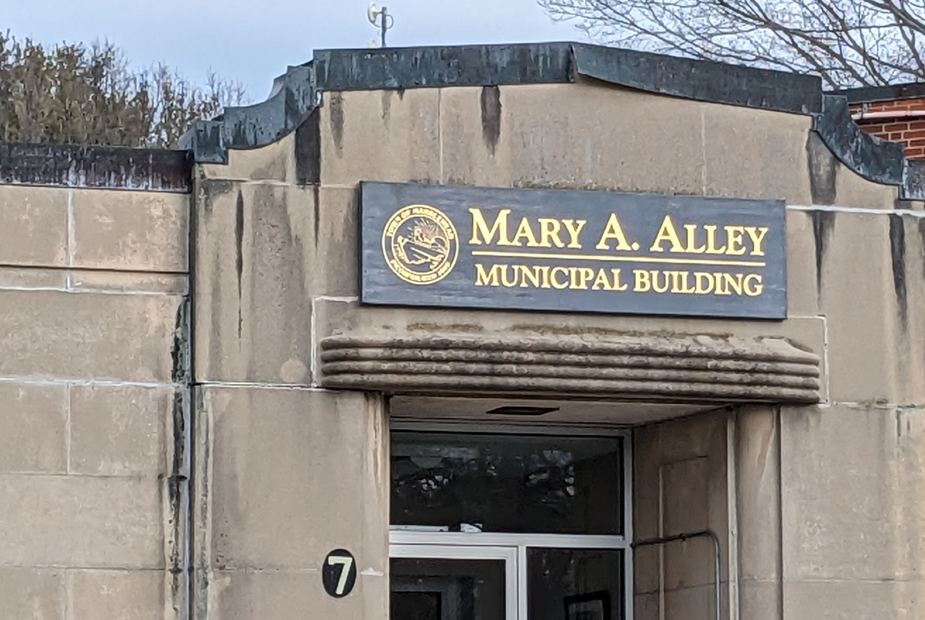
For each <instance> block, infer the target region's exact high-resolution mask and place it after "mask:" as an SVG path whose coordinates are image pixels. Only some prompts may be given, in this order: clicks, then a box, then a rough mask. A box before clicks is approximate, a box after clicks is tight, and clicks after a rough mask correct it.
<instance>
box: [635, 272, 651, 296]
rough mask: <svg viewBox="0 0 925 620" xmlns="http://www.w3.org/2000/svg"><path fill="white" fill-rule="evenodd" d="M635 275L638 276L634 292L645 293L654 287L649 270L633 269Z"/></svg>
mask: <svg viewBox="0 0 925 620" xmlns="http://www.w3.org/2000/svg"><path fill="white" fill-rule="evenodd" d="M633 275H634V276H636V285H635V286H634V287H633V292H634V293H645V292H646V291H648V290H649V289H651V288H652V284H651V282H650V280H649V272H648V271H646V270H645V269H633Z"/></svg>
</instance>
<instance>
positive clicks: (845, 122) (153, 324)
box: [0, 44, 925, 620]
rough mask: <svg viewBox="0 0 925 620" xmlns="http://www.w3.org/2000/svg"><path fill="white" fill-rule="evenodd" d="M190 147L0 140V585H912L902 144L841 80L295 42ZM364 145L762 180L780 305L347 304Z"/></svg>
mask: <svg viewBox="0 0 925 620" xmlns="http://www.w3.org/2000/svg"><path fill="white" fill-rule="evenodd" d="M184 146H185V147H186V150H184V151H177V152H150V151H132V150H119V149H102V148H88V149H79V148H64V147H37V146H32V145H0V183H2V184H0V203H2V206H3V208H2V211H0V217H2V221H3V226H2V227H0V239H2V243H0V263H2V270H0V307H2V308H3V312H2V313H0V321H4V322H5V329H4V334H5V335H4V337H3V339H2V341H0V342H2V353H3V354H2V355H0V364H2V365H3V367H2V371H0V399H2V401H0V402H2V407H0V448H2V449H0V489H2V493H0V498H3V499H2V500H0V532H2V536H0V601H2V602H3V605H2V606H0V618H3V619H4V620H6V619H7V618H9V619H11V620H12V619H14V618H15V619H20V618H42V619H43V620H84V619H90V618H93V619H94V620H117V619H125V618H133V619H145V620H147V619H152V620H153V619H155V618H157V619H161V618H164V619H169V620H179V619H183V620H187V619H188V620H251V619H254V620H256V619H258V618H261V619H262V618H278V619H280V620H285V619H289V618H319V619H328V618H331V619H347V618H349V619H352V620H353V619H355V620H384V619H385V618H388V617H389V616H390V605H391V615H392V617H393V620H400V619H399V618H398V615H399V613H403V614H404V615H403V616H401V617H404V618H409V619H412V620H417V619H418V618H421V619H425V618H441V620H443V619H450V618H452V619H454V620H455V619H459V620H464V619H467V618H476V617H478V618H485V619H492V620H493V619H495V618H499V619H500V618H507V619H508V620H512V619H514V618H518V619H527V618H530V619H531V620H546V619H547V618H568V619H574V618H579V617H580V618H605V617H609V618H613V619H617V618H637V619H639V620H650V619H651V620H655V619H660V620H661V619H680V618H685V619H697V620H699V619H703V620H707V619H711V618H724V619H734V618H735V619H737V618H741V619H746V618H747V619H749V620H752V619H754V620H802V619H807V620H809V619H812V620H818V619H825V620H830V619H831V620H835V619H847V618H852V619H867V618H869V619H874V618H878V619H879V618H882V617H891V618H909V619H911V618H918V617H921V616H922V615H923V614H925V603H923V600H925V578H923V576H922V571H921V566H922V562H923V559H922V556H923V554H925V503H923V501H922V497H921V493H920V491H919V490H920V489H922V488H923V487H925V464H923V453H925V353H923V352H925V321H923V318H925V317H923V312H925V224H923V221H925V220H923V216H925V210H923V202H922V201H923V200H925V169H923V168H922V167H921V165H920V162H917V161H912V160H907V159H905V158H904V155H903V147H902V146H901V145H897V144H890V143H887V142H883V141H879V140H875V139H874V138H872V137H871V136H870V135H868V134H865V133H864V132H863V131H861V129H860V128H859V127H858V125H857V124H856V123H854V122H853V121H852V119H851V115H850V109H849V102H848V99H847V98H845V97H840V96H832V95H826V94H824V93H823V92H822V91H821V87H820V83H819V82H818V80H816V79H814V78H810V77H806V76H796V75H789V74H781V73H775V72H768V71H760V70H751V69H743V68H738V67H731V66H724V65H718V64H712V63H703V62H695V61H688V60H682V59H676V58H669V57H663V56H656V55H650V54H644V53H638V52H629V51H624V50H611V49H603V48H596V47H592V46H584V45H577V44H543V45H523V46H497V47H491V46H489V47H467V48H412V49H394V50H392V49H386V50H368V51H367V50H364V51H350V50H327V51H318V52H316V53H315V55H314V58H313V60H312V62H310V63H308V64H306V65H303V66H299V67H293V68H290V70H289V71H288V72H287V73H286V75H285V76H283V77H282V78H280V79H279V80H278V81H277V84H276V87H275V88H274V92H273V94H272V95H271V97H270V98H269V99H268V100H267V101H266V102H264V103H261V104H258V105H255V106H251V107H247V108H232V109H230V110H228V111H226V113H225V114H224V115H223V117H222V118H220V119H216V120H213V121H207V122H203V123H200V124H199V125H197V126H196V127H195V128H194V129H193V130H192V131H191V132H190V134H188V136H187V139H186V142H185V145H184ZM370 183H393V184H401V185H399V186H397V187H399V188H400V189H399V190H396V191H399V192H402V191H407V192H409V195H411V194H415V192H420V191H432V189H433V186H438V187H443V188H449V189H448V191H449V192H450V194H452V195H453V196H457V198H452V199H447V200H450V202H453V201H456V202H457V203H459V205H460V210H459V211H458V213H457V212H456V211H451V210H448V208H444V207H441V209H443V210H444V211H447V213H449V216H450V219H451V220H453V221H454V223H455V225H456V226H457V227H460V229H461V230H462V229H463V228H462V227H463V226H464V223H465V219H466V217H468V213H470V212H469V210H468V209H469V208H472V207H474V206H484V207H486V208H488V207H490V208H501V207H503V206H504V205H505V204H508V202H510V204H513V203H514V202H517V201H520V202H521V203H522V202H524V201H526V202H529V201H531V200H534V199H535V200H537V201H539V200H541V199H542V200H547V201H550V202H548V203H544V204H549V205H553V206H549V207H548V208H549V209H553V208H554V206H555V204H557V202H559V199H558V197H561V202H562V203H563V204H564V203H565V202H568V201H577V202H579V203H580V202H581V201H582V200H585V201H589V200H592V199H593V200H603V201H607V200H610V199H611V195H614V196H615V195H616V193H620V196H625V195H627V194H629V195H630V196H629V197H628V198H620V199H621V200H628V201H630V203H633V201H634V200H638V201H643V200H648V201H650V202H646V203H645V204H650V205H655V206H653V207H651V208H662V207H663V206H665V205H668V206H671V205H675V206H671V208H678V209H682V208H687V207H685V206H684V205H688V204H690V205H698V204H701V202H704V201H706V202H709V204H710V205H723V204H726V205H732V204H733V203H732V202H716V203H713V202H710V200H712V199H714V198H717V199H718V198H724V199H738V200H741V201H753V202H749V203H748V204H757V203H758V202H760V203H761V204H767V205H770V206H769V207H768V208H769V209H777V208H778V207H779V211H775V213H779V214H780V215H781V217H782V218H783V219H782V220H781V221H782V222H785V224H783V225H782V227H781V229H780V230H777V231H776V232H773V231H772V233H769V234H772V235H780V239H781V240H783V243H784V245H783V246H782V247H783V248H785V252H786V257H785V258H786V271H785V272H783V273H785V281H784V282H785V284H784V290H785V292H786V298H785V303H784V305H783V306H782V307H781V308H780V310H781V312H782V314H781V315H780V316H777V317H773V318H768V316H749V315H748V313H747V312H745V313H744V314H743V313H739V314H737V315H736V314H734V313H732V311H731V310H730V315H729V316H724V315H723V311H722V310H719V311H716V310H715V309H714V310H713V311H711V312H712V314H710V315H709V316H695V315H696V314H698V313H696V312H692V313H691V314H685V313H684V312H683V311H673V312H672V313H671V314H670V315H668V314H665V313H664V312H662V311H661V310H660V308H661V306H660V303H661V302H659V301H654V302H651V311H650V312H648V313H647V312H636V313H634V314H631V315H630V314H624V313H622V312H620V308H619V305H617V306H615V307H614V309H613V311H609V312H607V311H603V312H602V311H596V312H585V311H583V308H581V307H578V306H577V305H576V307H575V308H574V309H573V310H572V311H570V310H569V309H568V308H567V307H566V306H567V304H571V303H574V304H578V305H580V304H581V303H583V302H582V301H574V300H578V299H579V297H576V295H578V293H577V292H573V291H571V290H568V289H565V288H564V285H563V291H562V296H561V297H557V298H555V299H556V300H557V302H556V303H559V301H558V300H562V301H561V304H562V305H561V306H559V309H558V310H557V311H551V310H540V309H538V308H539V306H537V305H530V303H528V302H523V303H522V305H521V307H517V306H516V304H518V303H521V302H518V300H519V299H528V298H526V297H518V296H517V295H516V294H514V293H513V292H512V293H504V292H503V291H501V292H499V293H498V295H499V297H497V299H498V300H499V301H498V304H499V305H498V307H495V308H492V307H485V306H484V305H483V306H478V304H477V303H476V302H474V301H473V302H471V303H470V302H466V303H463V302H462V301H461V299H462V298H456V297H454V296H447V297H445V298H441V299H438V300H437V301H432V302H430V303H428V304H426V305H425V304H416V302H415V297H414V295H416V294H417V293H416V291H418V290H423V289H421V288H420V287H418V288H415V285H407V286H406V285H405V284H402V283H401V282H399V281H398V280H395V283H394V286H404V287H405V288H403V289H401V290H402V291H406V292H407V295H406V298H403V299H399V300H398V301H397V302H396V303H390V304H382V303H373V302H371V301H370V300H371V299H372V297H370V295H371V290H372V289H371V288H369V287H370V286H371V284H370V283H371V282H373V281H374V280H375V278H378V277H380V276H382V274H381V273H379V272H374V269H375V265H374V263H372V262H370V260H368V256H371V255H367V254H365V253H364V252H363V248H364V247H366V246H363V245H362V244H363V243H364V242H366V241H368V240H367V239H366V237H367V236H368V235H369V234H370V231H369V230H368V225H369V221H370V220H368V218H367V216H368V215H369V213H371V211H370V209H371V208H372V207H373V206H375V205H371V203H370V202H369V201H367V199H366V198H365V197H364V198H363V200H362V201H361V193H362V192H365V191H366V190H365V189H363V190H361V187H363V188H365V187H367V186H368V185H369V184H370ZM422 188H423V190H422ZM473 188H480V189H479V190H478V191H480V192H484V193H481V194H479V196H481V197H482V198H484V199H485V200H483V201H482V204H480V205H474V203H473V204H469V203H465V196H468V195H469V194H467V192H469V191H472V190H473ZM501 190H507V191H515V190H516V192H517V193H516V194H509V193H503V192H501ZM499 192H501V193H499ZM536 192H539V193H536ZM574 192H591V194H576V193H574ZM363 195H364V196H365V194H363ZM643 195H644V196H643ZM634 196H636V198H634ZM640 196H642V197H640ZM460 197H462V198H460ZM494 197H496V198H494ZM681 197H683V199H682V198H681ZM614 199H616V198H614ZM492 200H496V202H494V203H493V202H491V201H492ZM672 200H674V202H672ZM698 201H700V202H698ZM706 202H704V204H705V203H706ZM448 204H449V203H448ZM453 204H456V203H453ZM518 204H520V203H518ZM639 204H643V203H642V202H639ZM736 204H738V203H736ZM679 205H680V206H679ZM774 205H778V206H774ZM402 206H407V205H404V203H402ZM418 206H420V205H418ZM425 206H426V205H425ZM512 208H513V207H512ZM634 208H635V207H633V208H628V212H631V211H633V209H634ZM666 208H667V207H666ZM698 208H699V207H696V206H691V207H690V209H691V210H690V213H691V214H692V215H691V217H694V216H695V215H696V213H698V211H697V210H696V209H698ZM711 208H714V207H711ZM715 208H717V209H719V211H718V212H717V213H719V215H717V217H719V218H720V219H722V218H723V217H726V216H725V215H723V211H722V207H721V206H720V207H715ZM729 208H730V209H732V207H731V206H730V207H729ZM736 208H738V207H736ZM636 211H637V212H638V211H639V209H636ZM494 213H497V209H496V211H495V212H494ZM550 213H552V212H551V211H550ZM550 213H548V214H547V215H549V214H550ZM634 213H635V212H634ZM559 215H562V214H559ZM636 216H639V217H642V215H640V213H636V214H635V215H632V217H636ZM563 217H571V216H568V215H563ZM460 218H461V219H460ZM563 221H564V220H563ZM571 221H572V222H573V224H574V221H575V220H574V219H572V220H571ZM718 221H719V220H718ZM724 221H725V220H724ZM729 221H732V220H729ZM729 221H727V222H726V223H727V224H728V223H729ZM490 223H491V222H489V224H490ZM494 223H495V224H497V220H495V222H494ZM550 226H552V225H550ZM679 228H680V226H679ZM493 230H494V229H493ZM498 230H500V229H498ZM548 230H550V231H551V230H552V229H551V228H550V229H548ZM562 230H565V229H564V228H563V229H562ZM756 230H757V229H756ZM488 232H491V231H488ZM376 234H378V233H376ZM418 234H424V235H425V236H427V239H425V241H427V243H425V244H424V246H425V247H427V248H433V247H434V245H433V235H434V234H436V233H434V232H433V230H431V229H429V228H427V227H424V228H423V229H421V230H420V231H418ZM525 234H526V233H525ZM550 234H552V233H551V232H550ZM756 234H759V233H756ZM467 236H468V235H461V236H460V238H459V240H458V241H459V243H460V245H459V246H458V248H459V252H463V250H464V248H463V245H464V243H463V242H465V241H466V240H467V239H466V238H467ZM447 238H449V237H447ZM743 238H747V237H743ZM376 239H378V237H376ZM561 239H565V237H562V238H561ZM561 239H560V240H561ZM769 239H770V237H769ZM565 240H566V241H567V239H565ZM374 241H375V239H374ZM669 241H670V240H669ZM376 242H377V241H376ZM692 244H693V245H690V246H689V247H691V248H694V249H696V246H697V242H692ZM527 245H528V246H529V243H528V244H527ZM564 245H565V243H563V246H564ZM454 247H456V246H454ZM724 247H727V248H731V246H730V245H729V244H728V243H727V245H726V246H724ZM382 248H383V252H384V253H385V254H386V259H388V258H389V254H388V252H389V251H390V250H389V249H388V247H386V245H385V244H383V246H382ZM412 249H414V248H412ZM643 250H645V248H643ZM417 251H421V248H420V245H419V247H418V248H417ZM557 251H558V250H557ZM756 251H758V250H757V248H753V250H752V253H753V254H754V253H755V252H756ZM563 252H566V253H567V252H568V248H564V249H563ZM430 258H432V257H428V260H429V259H430ZM650 259H651V257H650ZM544 260H545V259H544ZM549 260H553V259H549ZM555 260H559V259H558V258H557V259H555ZM563 260H564V259H563ZM698 260H699V259H698ZM768 260H769V261H770V259H768ZM460 261H462V259H460ZM459 265H463V263H462V262H459ZM457 269H459V270H463V269H464V268H463V267H457ZM383 273H385V272H383ZM457 273H462V271H458V272H457ZM575 273H577V272H575ZM386 276H387V277H392V276H389V275H388V274H387V273H386ZM386 276H382V277H386ZM472 276H473V278H474V277H476V276H475V274H474V273H473V274H472ZM383 281H385V280H383ZM610 286H611V287H612V288H619V287H618V286H617V283H616V281H614V282H613V283H612V284H611V285H610ZM666 287H667V285H666ZM519 288H520V287H518V290H519ZM569 288H572V287H569ZM395 290H398V289H395ZM473 290H474V289H473ZM499 290H500V289H499ZM540 292H542V291H540ZM502 293H503V294H504V295H507V296H506V297H505V296H503V295H502ZM467 294H468V293H467ZM480 294H481V293H480ZM493 294H494V293H493ZM531 294H533V293H531ZM537 294H538V293H537ZM669 295H670V293H669ZM740 297H742V295H740ZM472 299H474V297H473V298H472ZM529 299H533V298H529ZM537 299H538V298H537ZM743 299H744V297H743ZM646 303H650V302H648V301H647V302H646ZM692 303H693V302H692ZM743 303H744V302H743ZM434 306H437V307H434ZM457 306H458V307H457ZM489 306H490V304H489ZM502 307H503V308H505V309H503V310H502V309H499V308H502ZM692 307H693V306H692ZM731 307H732V305H731V304H730V308H731ZM781 317H785V318H781ZM524 413H528V414H531V415H530V416H524V415H523V414H524ZM486 455H488V456H490V457H491V458H490V459H489V458H488V457H487V456H486ZM491 459H494V460H491ZM543 459H546V460H545V461H543ZM540 462H542V463H541V465H537V463H540ZM486 463H489V465H490V466H489V465H486ZM491 463H494V465H492V464H491ZM511 463H514V464H515V465H516V467H513V469H511V467H512V466H511ZM451 465H452V467H456V469H453V468H452V467H450V466H451ZM495 465H497V467H496V468H495V469H492V468H493V467H495ZM505 467H507V468H508V469H507V470H505ZM505 471H514V474H513V475H512V476H511V477H510V480H514V481H515V482H516V484H512V485H511V486H504V484H506V482H505V481H506V480H507V479H506V478H505V476H507V475H508V474H506V473H504V472H505ZM409 472H410V473H409ZM467 472H468V473H467ZM472 472H475V473H472ZM486 472H491V473H490V474H489V473H486ZM467 476H469V477H467ZM517 476H521V477H520V478H517V479H516V480H515V478H516V477H517ZM555 476H560V478H561V480H560V481H559V482H558V483H556V484H558V485H559V486H555V484H553V479H554V478H555ZM454 477H455V478H454ZM457 478H458V479H459V480H462V479H465V480H466V481H468V482H471V484H470V485H469V486H468V487H466V489H465V490H464V489H461V488H454V487H453V485H454V484H456V482H457ZM498 480H501V482H498ZM438 483H439V485H443V486H442V487H441V488H444V487H445V488H447V489H450V491H451V492H452V493H451V494H450V495H446V494H444V495H441V494H440V493H437V492H436V488H437V484H438ZM495 484H497V485H499V486H498V487H497V488H501V489H510V490H511V492H512V493H514V494H515V496H516V497H515V496H512V497H514V498H515V500H516V501H513V502H508V503H505V501H506V499H509V498H506V497H505V496H504V495H503V494H496V495H494V496H492V497H491V498H490V499H489V500H487V501H483V500H484V498H485V495H484V494H483V490H484V489H486V488H489V487H490V488H495V487H493V486H492V485H495ZM403 485H404V486H403ZM428 485H430V486H428ZM425 491H426V493H425ZM403 493H404V494H403ZM517 493H521V494H522V495H516V494H517ZM409 498H410V499H409ZM422 498H423V499H422ZM476 499H477V500H478V501H475V500H476ZM425 500H426V501H425ZM447 515H448V516H447ZM471 515H477V516H478V518H477V519H470V516H471ZM482 517H484V520H480V519H481V518H482ZM476 521H478V522H476ZM483 521H484V522H483ZM493 523H498V524H501V525H498V526H497V527H493V526H492V524H493ZM496 569H497V570H496ZM717 572H718V574H717ZM496 602H497V603H498V605H499V606H498V607H490V605H493V604H494V603H496ZM428 605H430V607H428ZM396 609H399V610H401V609H403V610H406V611H404V612H396ZM499 609H500V610H501V611H498V610H499ZM408 610H413V611H408ZM415 614H416V615H415ZM428 614H430V615H428Z"/></svg>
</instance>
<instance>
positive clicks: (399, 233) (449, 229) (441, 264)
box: [382, 205, 459, 285]
mask: <svg viewBox="0 0 925 620" xmlns="http://www.w3.org/2000/svg"><path fill="white" fill-rule="evenodd" d="M382 253H383V254H384V255H385V262H386V264H388V266H389V269H391V270H392V272H393V273H394V274H395V275H397V276H398V277H399V278H401V279H402V280H404V281H405V282H408V283H410V284H419V285H427V284H433V283H434V282H439V281H440V280H442V279H443V278H445V277H446V276H447V275H448V274H449V273H450V272H451V271H452V270H453V267H454V266H455V265H456V259H457V258H458V257H459V235H457V233H456V227H455V226H453V222H451V221H450V218H448V217H447V216H446V215H445V214H444V213H443V212H441V211H440V210H438V209H435V208H433V207H431V206H428V205H408V206H406V207H402V208H401V209H399V210H398V211H396V212H395V214H394V215H392V217H390V218H389V221H388V222H386V225H385V229H384V230H383V231H382Z"/></svg>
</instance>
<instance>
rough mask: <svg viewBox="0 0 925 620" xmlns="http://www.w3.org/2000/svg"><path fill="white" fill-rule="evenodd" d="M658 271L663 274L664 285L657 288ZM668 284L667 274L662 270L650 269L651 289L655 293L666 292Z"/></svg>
mask: <svg viewBox="0 0 925 620" xmlns="http://www.w3.org/2000/svg"><path fill="white" fill-rule="evenodd" d="M660 273H662V274H664V275H665V286H663V287H661V288H659V286H658V275H659V274H660ZM669 286H670V278H669V277H668V274H667V273H665V272H663V271H656V270H655V269H653V270H652V290H653V291H655V292H656V293H667V292H668V287H669Z"/></svg>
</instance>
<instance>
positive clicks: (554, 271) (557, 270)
mask: <svg viewBox="0 0 925 620" xmlns="http://www.w3.org/2000/svg"><path fill="white" fill-rule="evenodd" d="M551 273H552V277H551V278H550V280H552V287H553V288H555V289H559V290H562V289H564V288H568V269H566V268H565V267H553V268H552V272H551ZM557 273H564V274H565V278H566V280H565V282H559V280H557V279H556V274H557Z"/></svg>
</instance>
